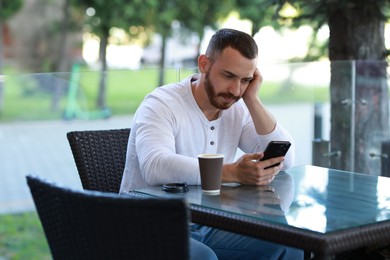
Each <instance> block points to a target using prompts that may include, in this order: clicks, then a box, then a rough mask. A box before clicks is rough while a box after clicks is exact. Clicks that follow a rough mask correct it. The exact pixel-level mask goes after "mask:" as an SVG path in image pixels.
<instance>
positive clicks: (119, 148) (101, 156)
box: [67, 128, 130, 193]
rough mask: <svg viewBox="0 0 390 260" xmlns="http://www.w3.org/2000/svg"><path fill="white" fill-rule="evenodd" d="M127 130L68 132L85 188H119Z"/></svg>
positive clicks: (124, 158)
mask: <svg viewBox="0 0 390 260" xmlns="http://www.w3.org/2000/svg"><path fill="white" fill-rule="evenodd" d="M129 134H130V129H129V128H125V129H112V130H87V131H72V132H69V133H67V138H68V141H69V145H70V147H71V150H72V154H73V158H74V160H75V163H76V167H77V170H78V173H79V176H80V179H81V183H82V186H83V188H84V189H86V190H96V191H102V192H115V193H118V192H119V188H120V184H121V181H122V175H123V170H124V166H125V161H126V149H127V141H128V139H129Z"/></svg>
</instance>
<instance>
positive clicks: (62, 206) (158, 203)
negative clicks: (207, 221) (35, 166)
mask: <svg viewBox="0 0 390 260" xmlns="http://www.w3.org/2000/svg"><path fill="white" fill-rule="evenodd" d="M27 183H28V185H29V187H30V191H31V194H32V197H33V199H34V203H35V206H36V209H37V212H38V215H39V218H40V221H41V223H42V226H43V229H44V232H45V235H46V238H47V241H48V244H49V247H50V250H51V253H52V256H53V258H54V259H83V260H85V259H188V257H189V237H188V236H189V231H188V227H189V225H188V218H189V213H188V207H187V204H186V202H185V201H184V200H183V199H179V198H173V199H161V198H139V197H136V196H134V197H131V196H130V195H129V196H127V195H119V194H114V193H103V192H97V191H86V190H84V191H76V190H71V189H67V188H64V187H60V186H58V185H55V184H53V183H49V182H47V181H45V180H42V179H40V178H38V177H34V176H31V175H29V176H27Z"/></svg>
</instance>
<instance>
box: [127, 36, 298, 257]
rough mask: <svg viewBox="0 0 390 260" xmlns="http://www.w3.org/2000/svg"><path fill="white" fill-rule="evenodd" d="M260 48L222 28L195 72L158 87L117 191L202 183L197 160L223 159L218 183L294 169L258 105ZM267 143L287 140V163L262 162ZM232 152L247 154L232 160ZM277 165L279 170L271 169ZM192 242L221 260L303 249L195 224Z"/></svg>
mask: <svg viewBox="0 0 390 260" xmlns="http://www.w3.org/2000/svg"><path fill="white" fill-rule="evenodd" d="M257 56H258V48H257V45H256V43H255V41H254V40H253V38H252V37H251V36H250V35H248V34H246V33H243V32H240V31H237V30H232V29H221V30H219V31H218V32H216V34H215V35H214V36H213V37H212V39H211V41H210V43H209V46H208V48H207V50H206V53H205V54H203V55H200V56H199V58H198V70H199V74H195V75H192V76H190V77H188V78H187V79H185V80H183V81H182V82H180V83H174V84H169V85H166V86H162V87H160V88H157V89H156V90H155V91H153V92H152V93H151V94H149V95H148V96H147V97H146V98H145V100H144V101H143V103H142V104H141V105H140V107H139V108H138V110H137V112H136V114H135V116H134V119H133V122H132V126H131V134H130V138H129V144H128V150H127V160H126V166H125V170H124V175H123V179H122V184H121V192H125V191H129V190H132V189H136V188H144V187H148V186H155V185H161V184H164V183H169V182H187V183H188V184H190V185H197V184H200V175H199V165H198V160H197V155H198V154H202V153H221V154H224V156H225V157H224V166H223V169H222V181H225V182H239V183H241V184H248V185H267V184H269V183H270V182H272V180H273V179H274V177H275V176H276V174H277V173H278V172H279V171H280V170H281V169H283V167H284V168H288V167H290V166H292V165H293V162H294V152H295V151H294V150H295V149H294V143H293V140H292V137H291V135H290V134H289V133H288V132H287V131H286V130H285V129H284V128H283V127H282V126H281V125H280V124H278V123H277V122H276V120H275V119H274V118H273V116H272V115H271V114H270V113H269V112H268V111H267V110H266V108H265V107H264V105H263V104H262V102H261V100H260V98H259V96H258V92H259V89H260V86H261V83H262V76H261V73H260V71H259V70H258V69H257V62H258V60H257ZM271 140H289V141H290V142H291V143H292V146H291V148H290V150H289V152H288V153H287V154H286V156H285V157H277V158H272V159H269V160H264V161H260V159H261V158H262V157H263V156H264V154H263V152H262V151H263V150H264V149H265V147H266V145H267V144H268V142H269V141H271ZM237 148H240V149H241V150H242V151H243V152H245V154H244V155H243V156H241V157H240V158H239V159H238V160H237V161H234V158H235V155H236V151H237ZM275 163H281V164H280V165H279V166H275V167H271V168H268V169H265V168H267V167H268V166H271V165H274V164H275ZM191 231H192V237H193V238H195V239H197V240H199V241H201V242H203V243H204V244H206V245H208V246H209V247H211V248H212V249H213V250H214V252H215V253H216V254H217V256H218V258H220V259H283V258H284V259H302V258H303V252H302V251H301V250H297V249H293V248H288V247H284V246H280V245H277V244H273V243H269V242H266V241H262V240H258V239H253V238H249V237H245V236H241V235H238V234H234V233H229V232H225V231H222V230H218V229H214V228H210V227H205V226H200V225H193V226H192V230H191Z"/></svg>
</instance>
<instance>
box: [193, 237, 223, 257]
mask: <svg viewBox="0 0 390 260" xmlns="http://www.w3.org/2000/svg"><path fill="white" fill-rule="evenodd" d="M217 259H218V258H217V256H216V255H215V253H214V251H213V250H211V248H209V247H208V246H206V245H205V244H203V243H201V242H199V241H197V240H195V239H192V238H190V260H217Z"/></svg>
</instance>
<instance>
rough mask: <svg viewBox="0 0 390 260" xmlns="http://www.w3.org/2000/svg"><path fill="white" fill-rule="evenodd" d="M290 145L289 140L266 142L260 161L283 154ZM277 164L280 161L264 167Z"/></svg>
mask: <svg viewBox="0 0 390 260" xmlns="http://www.w3.org/2000/svg"><path fill="white" fill-rule="evenodd" d="M290 146H291V143H290V142H289V141H271V142H269V143H268V145H267V147H266V148H265V150H264V157H263V158H261V160H260V161H264V160H267V159H270V158H274V157H279V156H285V155H286V153H287V151H288V149H289V148H290ZM279 164H280V163H276V164H274V165H271V166H269V167H267V168H265V169H268V168H271V167H274V166H277V165H279Z"/></svg>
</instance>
